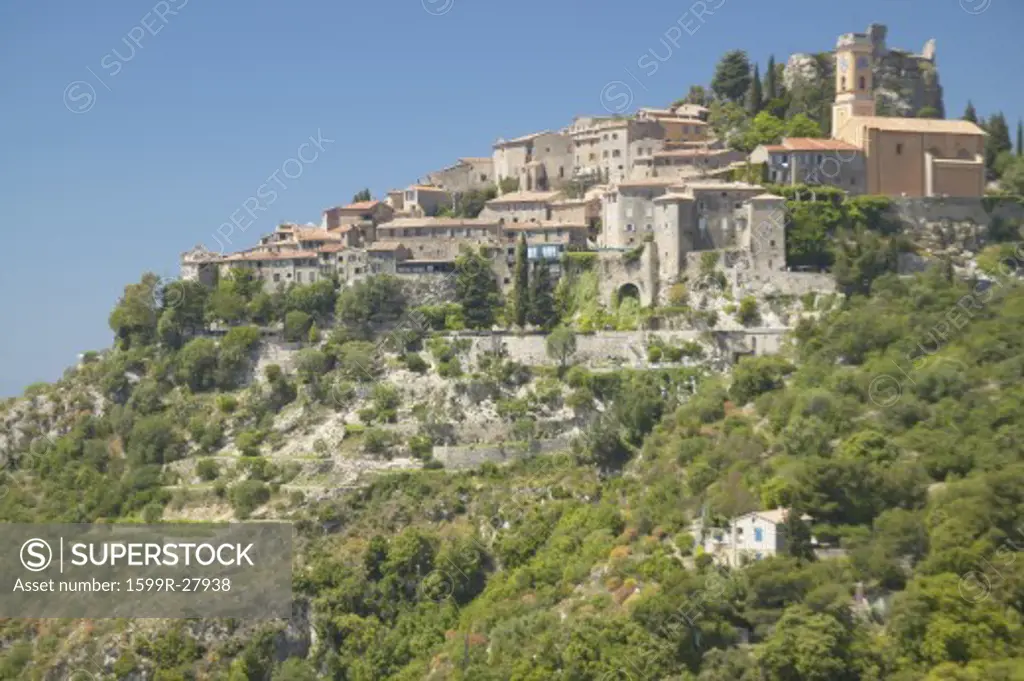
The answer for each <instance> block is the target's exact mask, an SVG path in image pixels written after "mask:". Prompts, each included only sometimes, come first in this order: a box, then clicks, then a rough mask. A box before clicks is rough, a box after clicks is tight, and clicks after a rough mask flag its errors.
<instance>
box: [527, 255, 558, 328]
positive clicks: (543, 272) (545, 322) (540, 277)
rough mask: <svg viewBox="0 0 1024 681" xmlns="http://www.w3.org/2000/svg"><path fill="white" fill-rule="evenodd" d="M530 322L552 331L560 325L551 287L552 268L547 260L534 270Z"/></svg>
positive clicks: (538, 264) (531, 279) (531, 284)
mask: <svg viewBox="0 0 1024 681" xmlns="http://www.w3.org/2000/svg"><path fill="white" fill-rule="evenodd" d="M528 319H529V322H530V323H531V324H533V325H534V326H539V327H541V328H544V329H550V328H551V327H553V326H554V325H555V324H557V323H558V319H557V316H556V314H555V295H554V291H553V289H552V286H551V268H550V267H548V263H547V260H544V259H541V260H539V261H538V262H537V264H536V265H535V266H534V268H533V276H532V277H531V278H530V313H529V315H528Z"/></svg>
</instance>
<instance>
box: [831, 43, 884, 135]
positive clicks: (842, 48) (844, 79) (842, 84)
mask: <svg viewBox="0 0 1024 681" xmlns="http://www.w3.org/2000/svg"><path fill="white" fill-rule="evenodd" d="M873 50H874V45H873V44H872V42H871V37H870V36H868V35H865V34H863V33H847V34H846V35H842V36H840V37H839V41H838V42H837V43H836V101H835V103H834V104H833V105H832V136H833V137H836V136H837V135H838V133H839V131H840V130H841V129H842V127H843V125H844V124H845V123H846V121H848V120H849V119H850V118H851V117H853V116H874V115H875V93H874V88H875V85H874V82H872V71H871V68H872V53H873Z"/></svg>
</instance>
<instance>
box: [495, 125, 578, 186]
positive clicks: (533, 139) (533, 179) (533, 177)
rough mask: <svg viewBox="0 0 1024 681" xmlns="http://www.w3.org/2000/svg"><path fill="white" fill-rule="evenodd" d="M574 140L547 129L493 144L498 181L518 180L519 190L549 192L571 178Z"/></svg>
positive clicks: (497, 182)
mask: <svg viewBox="0 0 1024 681" xmlns="http://www.w3.org/2000/svg"><path fill="white" fill-rule="evenodd" d="M572 168H573V164H572V141H571V140H570V139H569V138H568V137H567V136H566V135H564V134H562V133H558V132H551V131H549V130H545V131H544V132H537V133H532V134H530V135H525V136H523V137H517V138H515V139H511V140H504V139H499V140H498V141H497V142H496V143H495V144H494V174H495V178H496V180H497V181H496V184H497V185H498V186H499V189H500V186H501V182H502V180H505V179H509V178H511V179H515V180H516V181H518V182H519V190H520V191H550V190H553V189H557V188H559V187H561V186H562V185H564V184H565V183H566V182H567V181H568V180H570V179H571V178H572Z"/></svg>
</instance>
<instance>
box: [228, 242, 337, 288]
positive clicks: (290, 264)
mask: <svg viewBox="0 0 1024 681" xmlns="http://www.w3.org/2000/svg"><path fill="white" fill-rule="evenodd" d="M319 261H320V255H319V254H318V253H317V252H316V251H301V250H279V251H263V250H252V251H243V252H241V253H235V254H233V255H229V256H227V257H225V258H223V259H221V260H220V261H219V263H218V265H219V267H220V276H222V277H223V276H226V275H227V274H228V273H229V272H230V271H231V270H233V269H242V270H248V271H250V272H252V274H253V276H254V278H256V279H258V280H260V281H262V282H263V284H264V288H265V289H266V290H267V291H280V290H283V289H284V288H286V287H287V286H288V285H290V284H312V283H315V282H316V281H318V280H319V279H320V278H321V276H324V275H323V273H322V272H321V270H320V262H319Z"/></svg>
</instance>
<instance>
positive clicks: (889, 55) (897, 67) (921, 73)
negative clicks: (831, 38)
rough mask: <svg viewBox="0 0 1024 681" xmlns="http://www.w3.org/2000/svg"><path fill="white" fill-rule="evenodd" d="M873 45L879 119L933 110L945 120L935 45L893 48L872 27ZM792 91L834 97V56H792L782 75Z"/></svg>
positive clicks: (877, 28) (881, 28)
mask: <svg viewBox="0 0 1024 681" xmlns="http://www.w3.org/2000/svg"><path fill="white" fill-rule="evenodd" d="M867 33H868V35H869V36H870V37H871V39H872V43H873V45H874V78H875V96H876V103H877V107H878V113H879V115H884V116H910V117H912V116H917V115H918V112H920V111H921V110H922V109H933V110H935V111H936V112H938V116H939V117H944V116H945V105H944V103H943V99H942V85H941V84H940V82H939V71H938V67H937V65H936V58H935V56H936V55H935V43H934V41H928V43H927V44H926V45H925V46H924V48H923V49H922V50H921V52H920V53H913V52H909V51H906V50H902V49H895V48H890V47H888V46H887V44H886V35H887V29H886V27H885V26H882V25H879V24H872V25H871V26H870V27H869V28H868V31H867ZM783 82H784V84H785V85H786V88H787V89H789V90H800V89H811V90H817V91H821V92H823V93H827V94H825V95H823V96H824V99H825V100H827V101H831V98H832V96H833V94H834V83H835V58H834V56H833V55H832V53H831V52H829V53H822V54H805V53H797V54H794V55H792V56H790V58H789V60H788V61H787V62H786V67H785V70H784V71H783Z"/></svg>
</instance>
